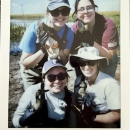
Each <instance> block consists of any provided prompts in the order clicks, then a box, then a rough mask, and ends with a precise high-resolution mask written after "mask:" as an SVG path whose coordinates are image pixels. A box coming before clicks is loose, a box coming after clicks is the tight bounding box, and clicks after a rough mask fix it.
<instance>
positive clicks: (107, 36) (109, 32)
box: [102, 18, 119, 50]
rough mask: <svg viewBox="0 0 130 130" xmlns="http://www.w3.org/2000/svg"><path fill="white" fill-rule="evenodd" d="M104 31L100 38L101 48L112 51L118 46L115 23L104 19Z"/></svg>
mask: <svg viewBox="0 0 130 130" xmlns="http://www.w3.org/2000/svg"><path fill="white" fill-rule="evenodd" d="M105 20H106V23H105V31H104V33H103V36H102V46H104V47H105V48H107V49H108V50H113V49H115V48H117V47H118V46H119V38H118V31H117V28H116V25H115V23H114V22H113V21H112V20H111V19H108V18H105Z"/></svg>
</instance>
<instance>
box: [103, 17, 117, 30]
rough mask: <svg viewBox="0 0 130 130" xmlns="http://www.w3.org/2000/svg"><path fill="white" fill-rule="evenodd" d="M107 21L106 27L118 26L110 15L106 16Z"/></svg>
mask: <svg viewBox="0 0 130 130" xmlns="http://www.w3.org/2000/svg"><path fill="white" fill-rule="evenodd" d="M104 18H105V20H106V22H105V27H111V28H116V25H115V23H114V21H113V20H112V19H110V18H108V17H104Z"/></svg>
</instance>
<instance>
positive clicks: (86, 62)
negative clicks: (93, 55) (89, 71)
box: [78, 60, 98, 67]
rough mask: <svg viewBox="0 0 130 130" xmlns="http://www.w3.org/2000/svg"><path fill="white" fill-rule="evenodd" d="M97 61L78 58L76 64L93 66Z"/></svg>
mask: <svg viewBox="0 0 130 130" xmlns="http://www.w3.org/2000/svg"><path fill="white" fill-rule="evenodd" d="M97 62H98V61H97V60H86V61H85V60H80V61H79V62H78V64H79V66H80V67H84V66H86V65H88V66H94V65H95V64H96V63H97Z"/></svg>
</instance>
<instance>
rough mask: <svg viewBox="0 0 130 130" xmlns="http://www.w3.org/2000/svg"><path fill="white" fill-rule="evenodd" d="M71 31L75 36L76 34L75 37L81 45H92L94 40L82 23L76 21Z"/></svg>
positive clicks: (86, 26)
mask: <svg viewBox="0 0 130 130" xmlns="http://www.w3.org/2000/svg"><path fill="white" fill-rule="evenodd" d="M72 30H73V32H74V33H75V34H77V35H76V36H77V37H78V40H79V41H80V43H81V44H82V43H86V44H84V45H85V46H93V45H94V39H93V37H92V34H91V33H90V31H89V30H88V25H84V24H83V22H82V21H80V20H78V21H77V22H75V23H74V24H73V26H72Z"/></svg>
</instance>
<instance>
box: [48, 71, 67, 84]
mask: <svg viewBox="0 0 130 130" xmlns="http://www.w3.org/2000/svg"><path fill="white" fill-rule="evenodd" d="M61 74H62V75H61ZM50 76H53V77H50ZM56 77H57V78H56ZM51 78H52V79H51ZM65 78H67V73H63V72H60V73H59V74H57V75H54V74H49V75H47V79H48V81H49V82H54V81H55V80H56V79H58V80H60V81H62V80H65Z"/></svg>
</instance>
